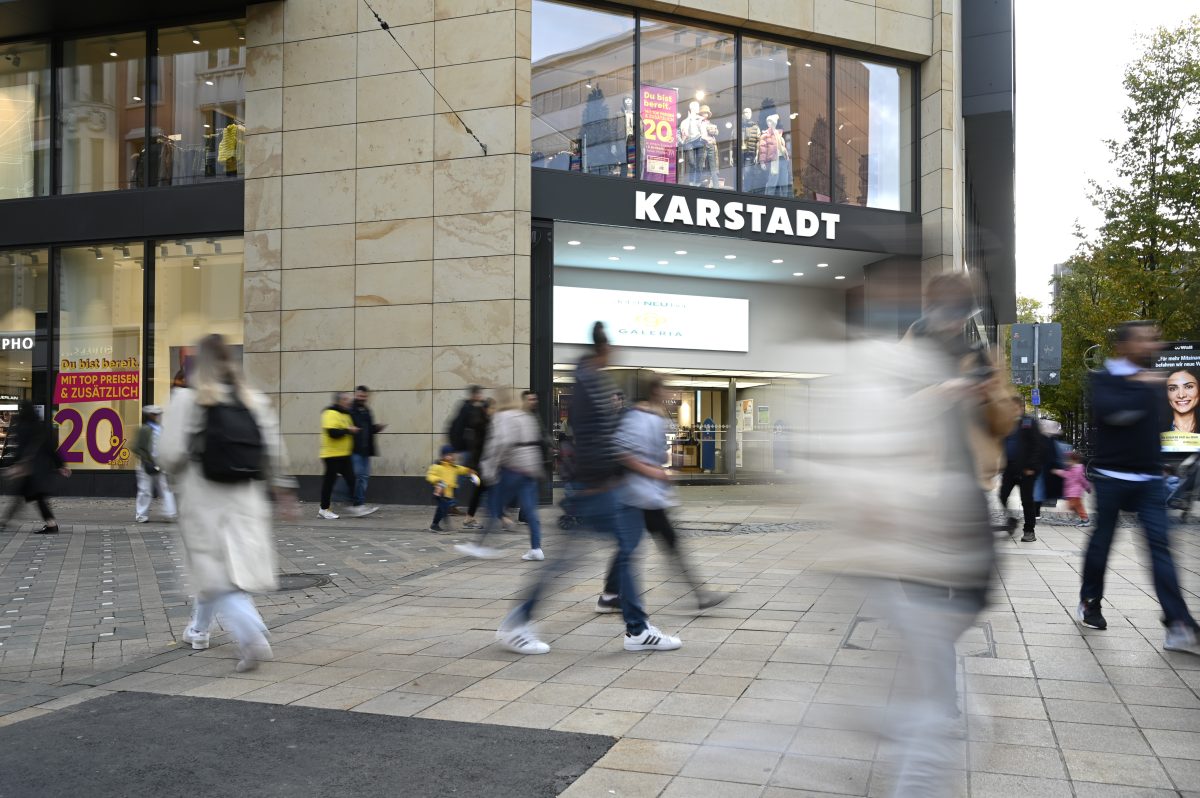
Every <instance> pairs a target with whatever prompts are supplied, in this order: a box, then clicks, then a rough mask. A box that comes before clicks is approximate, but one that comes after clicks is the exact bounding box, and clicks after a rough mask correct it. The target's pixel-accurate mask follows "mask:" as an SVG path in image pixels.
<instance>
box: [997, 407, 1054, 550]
mask: <svg viewBox="0 0 1200 798" xmlns="http://www.w3.org/2000/svg"><path fill="white" fill-rule="evenodd" d="M1012 402H1013V404H1014V405H1017V404H1019V405H1020V409H1021V417H1020V418H1019V419H1018V420H1017V423H1016V427H1015V428H1014V429H1013V431H1012V432H1011V433H1010V434H1009V436H1008V437H1007V438H1005V440H1004V455H1005V462H1004V476H1003V477H1002V478H1001V480H1000V506H1001V507H1003V508H1004V510H1005V512H1007V511H1008V497H1009V496H1010V495H1011V494H1012V492H1013V488H1016V489H1017V490H1018V492H1019V495H1020V497H1021V511H1022V515H1023V516H1024V519H1025V524H1024V529H1023V531H1024V533H1025V534H1024V535H1022V536H1021V542H1022V543H1032V542H1033V541H1035V540H1037V535H1036V534H1035V532H1034V528H1035V527H1036V526H1037V516H1038V504H1037V501H1036V500H1035V499H1034V487H1035V484H1036V483H1037V479H1038V474H1039V473H1040V472H1041V470H1042V464H1043V462H1044V461H1045V452H1046V447H1045V443H1044V442H1043V441H1042V434H1041V432H1039V431H1038V422H1037V419H1036V418H1034V417H1033V416H1032V415H1030V414H1028V413H1026V412H1024V410H1025V400H1024V399H1023V398H1022V397H1020V396H1014V397H1012ZM1007 528H1008V534H1010V535H1011V534H1013V532H1015V531H1016V529H1017V519H1016V518H1015V517H1014V516H1012V515H1010V516H1009V517H1008V522H1007Z"/></svg>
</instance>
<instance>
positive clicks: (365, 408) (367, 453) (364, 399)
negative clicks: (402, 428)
mask: <svg viewBox="0 0 1200 798" xmlns="http://www.w3.org/2000/svg"><path fill="white" fill-rule="evenodd" d="M370 402H371V389H370V388H368V387H367V386H365V385H360V386H358V387H357V388H355V389H354V403H353V404H352V405H351V406H350V419H351V421H352V422H353V423H354V426H356V427H358V432H356V433H354V450H353V451H352V452H351V453H350V463H351V465H352V466H353V467H354V496H353V498H352V499H351V501H352V503H353V504H352V507H351V510H350V515H354V516H359V517H361V516H364V515H370V514H371V513H373V512H375V511H376V510H378V509H379V508H378V507H373V506H368V505H367V483H368V482H370V480H371V458H372V457H375V456H376V455H377V454H379V450H378V448H377V447H376V445H375V436H376V435H378V434H379V433H381V432H383V431H384V430H385V429H387V424H376V423H375V416H374V414H373V413H372V412H371V405H370Z"/></svg>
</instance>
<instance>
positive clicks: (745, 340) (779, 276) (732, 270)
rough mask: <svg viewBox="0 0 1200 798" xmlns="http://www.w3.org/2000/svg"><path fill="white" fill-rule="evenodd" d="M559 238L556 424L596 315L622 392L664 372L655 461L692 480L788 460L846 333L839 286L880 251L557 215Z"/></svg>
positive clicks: (766, 470) (724, 477)
mask: <svg viewBox="0 0 1200 798" xmlns="http://www.w3.org/2000/svg"><path fill="white" fill-rule="evenodd" d="M554 241H555V245H554V284H555V303H554V361H553V362H554V371H553V375H554V379H553V396H552V410H551V412H552V420H553V423H554V431H555V435H556V436H558V437H560V438H561V437H564V436H567V437H569V436H570V424H569V418H570V405H571V397H572V394H573V391H574V370H575V363H576V362H577V361H578V358H579V357H581V356H582V355H583V354H584V353H585V351H586V344H587V340H588V337H589V335H590V330H591V326H592V324H593V322H595V321H597V320H599V321H604V322H605V323H606V327H607V328H608V333H609V336H610V338H611V339H612V341H613V343H614V345H615V346H616V350H615V353H614V357H613V358H612V362H611V364H610V369H609V370H610V373H611V376H612V377H613V379H614V381H615V383H616V385H617V389H618V391H619V396H618V399H619V400H620V401H622V402H623V403H624V404H625V405H626V406H629V405H631V404H632V403H633V402H634V401H635V400H636V398H637V397H638V395H639V390H638V386H639V385H640V384H643V383H644V380H645V378H646V376H647V374H648V373H649V372H656V373H658V374H659V375H661V376H662V377H663V379H664V382H665V384H666V388H667V403H666V412H667V414H668V416H669V417H670V420H671V425H670V433H669V435H668V441H667V442H666V443H665V445H664V450H663V465H664V466H666V467H668V468H669V469H670V471H671V474H672V475H673V476H674V477H675V478H676V479H678V480H681V481H689V482H705V481H714V482H721V481H729V480H731V479H741V480H747V479H748V480H769V479H772V478H776V477H778V476H779V475H780V474H782V473H784V472H786V471H787V470H788V464H789V460H790V458H791V457H792V455H793V454H794V453H795V450H796V447H797V446H801V445H802V442H803V436H804V433H805V431H806V430H807V429H808V428H809V427H808V425H809V419H808V391H809V388H810V386H811V385H812V384H813V382H814V381H815V380H819V379H820V378H822V377H823V376H825V375H827V374H829V373H831V372H832V371H833V370H834V369H835V367H836V364H835V362H834V361H833V360H831V358H833V357H835V356H836V355H835V354H834V352H835V349H836V348H835V347H833V346H829V345H825V344H827V343H829V342H832V341H836V340H844V338H845V318H846V304H847V295H848V294H851V293H853V292H855V291H861V288H862V285H863V282H864V277H863V267H864V266H866V265H867V264H869V263H872V262H874V261H877V260H879V259H881V258H882V257H884V256H883V255H882V254H880V253H873V252H857V251H850V250H838V249H830V248H820V247H804V246H797V245H779V244H769V243H763V242H757V241H744V240H740V239H733V238H726V237H716V236H706V235H696V234H685V233H674V232H664V231H658V230H641V229H630V228H619V227H605V226H600V225H588V224H575V223H566V222H558V223H556V224H555V232H554ZM614 272H619V274H614Z"/></svg>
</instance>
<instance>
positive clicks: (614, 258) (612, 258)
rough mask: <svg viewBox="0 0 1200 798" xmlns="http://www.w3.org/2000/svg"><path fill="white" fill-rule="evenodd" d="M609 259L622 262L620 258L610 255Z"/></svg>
mask: <svg viewBox="0 0 1200 798" xmlns="http://www.w3.org/2000/svg"><path fill="white" fill-rule="evenodd" d="M608 259H609V260H620V258H618V257H617V256H616V255H609V256H608Z"/></svg>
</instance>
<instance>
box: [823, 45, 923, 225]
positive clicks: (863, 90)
mask: <svg viewBox="0 0 1200 798" xmlns="http://www.w3.org/2000/svg"><path fill="white" fill-rule="evenodd" d="M834 85H835V87H836V92H837V94H836V104H837V116H836V121H837V129H836V130H835V131H834V152H835V153H836V155H837V167H836V171H835V173H834V184H835V186H834V198H835V199H836V200H837V201H838V202H842V203H848V204H850V205H864V206H867V207H871V208H887V209H889V210H897V211H911V210H912V188H913V187H912V181H913V152H912V147H913V139H912V130H913V91H912V72H911V70H909V69H908V68H907V67H899V66H893V65H890V64H877V63H873V62H871V61H864V60H863V59H861V58H854V57H853V56H842V55H839V56H838V57H837V71H836V73H835V76H834Z"/></svg>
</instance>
